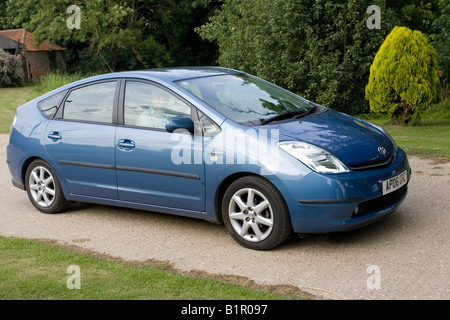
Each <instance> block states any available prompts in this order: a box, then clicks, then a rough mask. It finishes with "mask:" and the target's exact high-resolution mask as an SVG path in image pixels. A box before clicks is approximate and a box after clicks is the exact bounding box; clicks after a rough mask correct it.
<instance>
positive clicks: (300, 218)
mask: <svg viewBox="0 0 450 320" xmlns="http://www.w3.org/2000/svg"><path fill="white" fill-rule="evenodd" d="M404 170H407V173H408V174H407V176H408V182H409V179H410V176H411V168H410V166H409V163H408V159H407V157H406V154H405V152H404V151H403V150H401V149H399V150H398V152H397V154H396V155H395V157H394V159H393V161H392V162H391V164H390V165H389V166H387V167H384V168H378V169H373V170H363V171H351V172H349V173H344V174H333V175H324V174H318V173H315V172H311V173H310V174H308V175H307V176H305V177H304V178H302V179H301V180H297V181H295V180H291V181H288V180H278V181H277V180H274V181H272V182H273V183H274V184H275V186H276V187H277V188H278V189H279V190H280V191H281V193H282V194H283V196H284V198H285V200H286V203H287V205H288V208H289V211H290V214H291V222H292V227H293V229H294V232H297V233H327V232H336V231H347V230H351V229H355V228H359V227H362V226H365V225H367V224H370V223H372V222H375V221H376V220H378V219H380V218H382V217H385V216H387V215H388V214H390V213H392V212H394V211H395V210H396V209H397V208H398V206H399V205H400V203H401V202H402V201H403V200H404V199H405V198H406V195H407V185H405V186H404V187H402V188H401V189H399V190H398V191H395V192H393V193H392V194H387V195H385V196H382V186H381V184H382V181H383V180H384V179H387V178H389V177H393V176H396V175H398V174H399V173H401V172H403V171H404Z"/></svg>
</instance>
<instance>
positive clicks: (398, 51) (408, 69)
mask: <svg viewBox="0 0 450 320" xmlns="http://www.w3.org/2000/svg"><path fill="white" fill-rule="evenodd" d="M366 99H368V100H369V103H370V109H371V111H372V112H375V113H378V114H380V113H387V114H389V115H390V116H391V117H392V118H393V119H394V120H395V121H396V122H399V123H404V124H406V123H408V121H409V120H410V119H411V117H412V115H413V114H415V113H417V114H420V113H421V112H423V111H424V110H425V109H426V108H428V106H429V105H430V104H431V103H436V102H439V100H440V82H439V77H438V64H437V53H436V50H435V49H434V48H433V46H432V45H431V44H430V43H429V42H428V40H427V38H426V37H425V36H424V35H423V34H422V33H421V32H420V31H413V30H411V29H409V28H406V27H395V28H394V29H393V30H392V31H391V33H390V34H389V35H388V36H387V37H386V39H385V41H384V42H383V44H382V45H381V47H380V49H379V51H378V53H377V54H376V56H375V59H374V61H373V63H372V65H371V67H370V76H369V82H368V84H367V86H366Z"/></svg>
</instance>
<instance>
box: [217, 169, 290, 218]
mask: <svg viewBox="0 0 450 320" xmlns="http://www.w3.org/2000/svg"><path fill="white" fill-rule="evenodd" d="M249 176H253V177H259V178H262V179H264V180H266V181H267V182H269V183H270V184H272V185H273V186H274V188H275V189H277V190H278V192H279V193H280V196H281V197H282V199H283V201H284V202H285V204H286V199H285V198H284V196H283V194H282V193H281V191H280V190H279V189H278V188H277V187H276V186H275V185H274V184H273V183H272V182H271V181H270V180H269V179H267V178H266V177H264V176H262V175H259V174H256V173H254V172H237V173H233V174H231V175H229V176H228V177H226V178H225V179H223V180H222V182H221V183H220V184H219V186H218V188H217V190H216V194H215V197H214V210H215V212H216V217H217V221H218V222H219V223H221V224H223V216H222V209H221V208H222V201H223V196H224V194H225V191H226V190H227V189H228V187H229V186H230V185H231V184H232V183H233V182H234V181H236V180H238V179H240V178H243V177H249ZM286 207H287V208H288V210H289V207H288V206H287V204H286ZM289 219H291V217H290V216H289Z"/></svg>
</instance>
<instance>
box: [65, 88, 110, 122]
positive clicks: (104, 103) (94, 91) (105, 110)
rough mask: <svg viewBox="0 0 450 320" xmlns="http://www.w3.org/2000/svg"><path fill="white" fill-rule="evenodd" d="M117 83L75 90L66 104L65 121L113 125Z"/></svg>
mask: <svg viewBox="0 0 450 320" xmlns="http://www.w3.org/2000/svg"><path fill="white" fill-rule="evenodd" d="M116 84H117V81H110V82H102V83H97V84H92V85H89V86H86V87H82V88H79V89H75V90H73V91H72V92H70V94H69V96H68V97H67V99H66V101H65V103H64V114H63V119H66V120H78V121H87V122H101V123H112V119H113V110H114V97H115V92H116Z"/></svg>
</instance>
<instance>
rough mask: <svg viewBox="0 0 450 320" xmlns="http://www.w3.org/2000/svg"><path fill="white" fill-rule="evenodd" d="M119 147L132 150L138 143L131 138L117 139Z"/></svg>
mask: <svg viewBox="0 0 450 320" xmlns="http://www.w3.org/2000/svg"><path fill="white" fill-rule="evenodd" d="M117 147H118V148H119V149H120V150H123V151H130V150H132V149H134V148H135V147H136V144H135V143H134V141H133V140H130V139H121V140H119V141H117Z"/></svg>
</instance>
